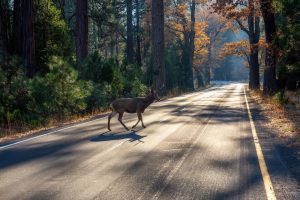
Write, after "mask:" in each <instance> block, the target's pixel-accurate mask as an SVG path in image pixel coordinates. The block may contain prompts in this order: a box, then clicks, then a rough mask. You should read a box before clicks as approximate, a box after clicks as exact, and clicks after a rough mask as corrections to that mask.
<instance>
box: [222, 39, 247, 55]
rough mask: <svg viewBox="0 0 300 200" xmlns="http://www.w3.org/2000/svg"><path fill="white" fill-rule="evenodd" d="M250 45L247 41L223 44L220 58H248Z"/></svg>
mask: <svg viewBox="0 0 300 200" xmlns="http://www.w3.org/2000/svg"><path fill="white" fill-rule="evenodd" d="M249 53H250V45H249V42H248V41H247V40H240V41H237V42H228V43H225V44H224V46H223V48H222V49H221V51H220V56H223V57H224V56H246V57H247V56H248V55H249Z"/></svg>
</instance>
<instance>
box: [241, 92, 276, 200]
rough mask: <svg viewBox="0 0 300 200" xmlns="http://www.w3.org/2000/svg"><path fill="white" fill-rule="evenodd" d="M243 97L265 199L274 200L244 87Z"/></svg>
mask: <svg viewBox="0 0 300 200" xmlns="http://www.w3.org/2000/svg"><path fill="white" fill-rule="evenodd" d="M244 95H245V101H246V106H247V111H248V117H249V121H250V126H251V131H252V136H253V141H254V145H255V150H256V155H257V158H258V164H259V168H260V172H261V176H262V179H263V182H264V186H265V191H266V194H267V199H268V200H276V196H275V192H274V189H273V185H272V181H271V178H270V174H269V172H268V167H267V164H266V161H265V158H264V154H263V152H262V149H261V146H260V144H259V139H258V136H257V132H256V128H255V125H254V122H253V118H252V114H251V111H250V108H249V104H248V100H247V95H246V90H245V87H244Z"/></svg>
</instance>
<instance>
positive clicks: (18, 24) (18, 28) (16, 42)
mask: <svg viewBox="0 0 300 200" xmlns="http://www.w3.org/2000/svg"><path fill="white" fill-rule="evenodd" d="M12 46H13V47H12V53H13V54H16V55H18V56H21V55H22V8H21V0H15V1H14V11H13V34H12Z"/></svg>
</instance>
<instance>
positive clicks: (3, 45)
mask: <svg viewBox="0 0 300 200" xmlns="http://www.w3.org/2000/svg"><path fill="white" fill-rule="evenodd" d="M10 34H11V30H10V14H9V10H8V1H7V0H5V1H0V50H2V51H4V52H10V45H9V41H10Z"/></svg>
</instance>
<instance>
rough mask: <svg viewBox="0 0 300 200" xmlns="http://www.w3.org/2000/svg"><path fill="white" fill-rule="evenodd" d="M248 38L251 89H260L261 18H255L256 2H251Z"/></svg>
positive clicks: (250, 0)
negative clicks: (259, 43)
mask: <svg viewBox="0 0 300 200" xmlns="http://www.w3.org/2000/svg"><path fill="white" fill-rule="evenodd" d="M249 8H250V13H249V16H248V29H249V30H248V32H247V33H248V37H249V43H250V62H249V64H250V65H249V88H250V89H259V88H260V83H259V62H258V41H259V37H260V27H259V22H260V18H259V17H256V16H255V6H254V1H253V0H249Z"/></svg>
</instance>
